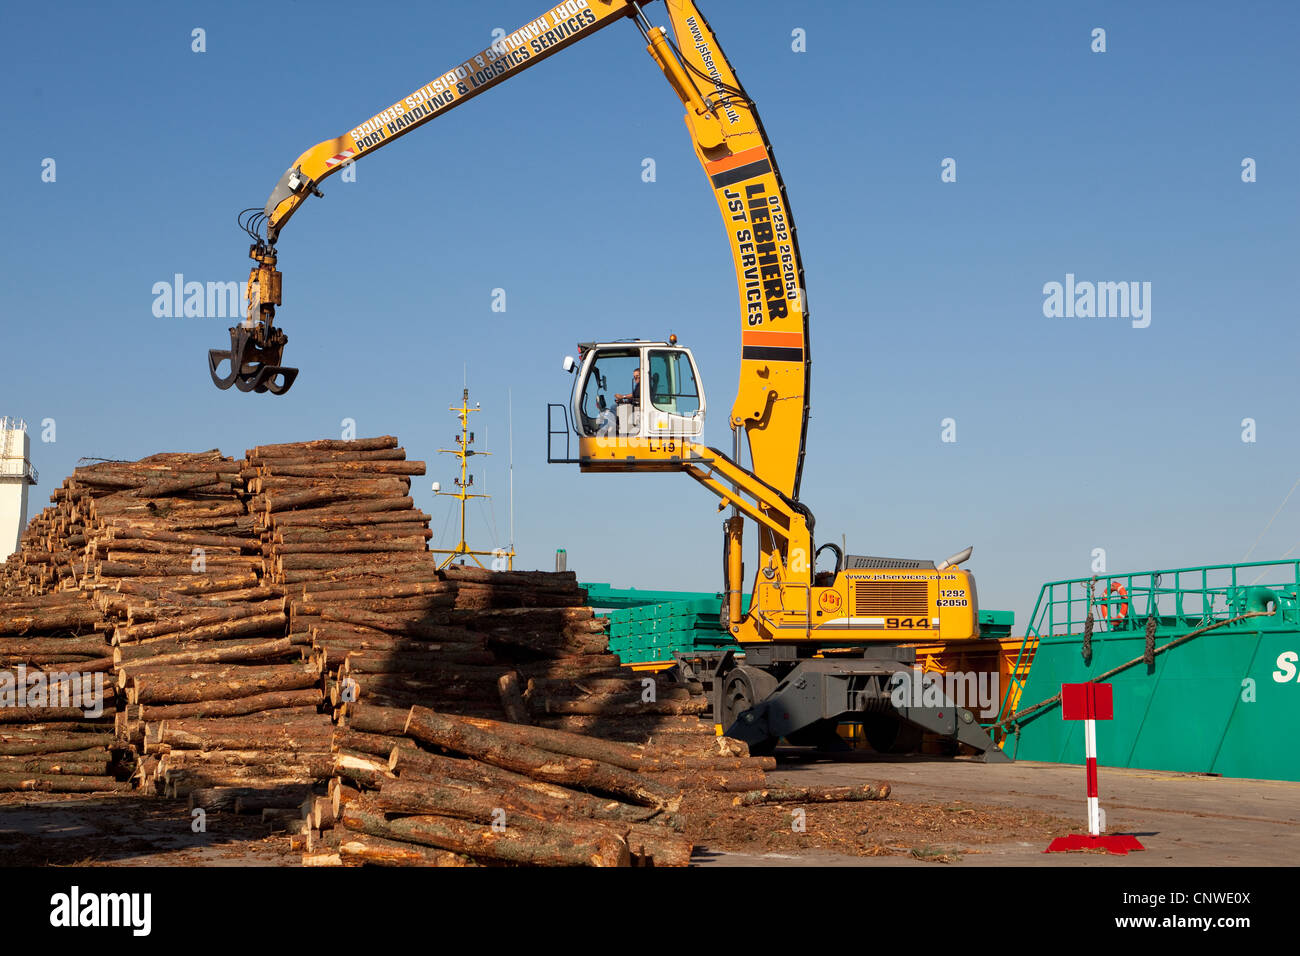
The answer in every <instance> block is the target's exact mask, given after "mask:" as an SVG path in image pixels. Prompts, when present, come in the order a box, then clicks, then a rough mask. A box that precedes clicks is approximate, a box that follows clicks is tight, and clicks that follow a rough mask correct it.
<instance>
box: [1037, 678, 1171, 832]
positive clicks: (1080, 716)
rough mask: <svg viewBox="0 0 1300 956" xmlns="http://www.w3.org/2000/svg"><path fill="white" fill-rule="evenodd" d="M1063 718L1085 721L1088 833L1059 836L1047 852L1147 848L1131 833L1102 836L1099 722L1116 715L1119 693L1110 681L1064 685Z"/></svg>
mask: <svg viewBox="0 0 1300 956" xmlns="http://www.w3.org/2000/svg"><path fill="white" fill-rule="evenodd" d="M1061 717H1062V718H1063V719H1065V720H1082V721H1083V756H1084V764H1085V766H1086V769H1087V776H1088V832H1087V834H1086V835H1085V834H1082V833H1072V834H1070V835H1069V836H1066V837H1057V838H1056V839H1055V840H1053V841H1052V844H1051V846H1049V847H1048V848H1047V849H1046V850H1045V851H1044V852H1046V853H1061V852H1064V851H1067V850H1093V849H1100V850H1108V851H1110V852H1111V853H1117V854H1121V855H1123V854H1126V853H1128V852H1129V851H1130V850H1145V849H1146V847H1144V846H1143V845H1142V844H1141V843H1139V842H1138V839H1137V837H1134V836H1129V835H1128V834H1124V833H1121V834H1116V835H1114V836H1102V835H1101V805H1100V802H1099V799H1098V795H1097V721H1099V720H1113V719H1114V717H1115V694H1114V689H1113V688H1112V687H1111V686H1110V684H1094V683H1087V684H1062V685H1061Z"/></svg>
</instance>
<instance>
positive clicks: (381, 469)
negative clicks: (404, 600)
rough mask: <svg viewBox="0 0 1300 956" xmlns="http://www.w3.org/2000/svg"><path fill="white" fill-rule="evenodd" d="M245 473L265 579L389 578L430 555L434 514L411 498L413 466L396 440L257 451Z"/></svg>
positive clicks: (417, 470) (416, 465)
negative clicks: (413, 560) (421, 556)
mask: <svg viewBox="0 0 1300 956" xmlns="http://www.w3.org/2000/svg"><path fill="white" fill-rule="evenodd" d="M246 454H247V457H246V458H245V460H244V463H243V466H242V467H241V469H240V475H241V477H242V478H243V479H244V481H245V482H246V484H247V489H248V492H249V494H250V495H251V496H252V497H251V498H250V499H249V502H248V504H249V510H250V512H251V517H252V519H253V521H254V526H255V528H256V530H257V532H258V533H259V535H260V537H261V550H262V555H263V561H264V567H265V572H264V579H265V580H267V581H270V582H273V583H276V584H297V583H302V582H306V581H318V580H320V579H323V578H330V577H335V576H342V577H354V576H358V575H369V576H372V577H375V578H385V577H387V576H389V575H390V574H392V573H397V572H398V569H399V568H402V567H404V566H406V565H409V564H410V563H411V561H412V559H413V558H416V557H418V556H419V555H426V556H427V553H428V539H429V537H430V536H431V532H430V531H429V516H428V515H427V514H425V513H424V512H422V511H418V510H416V508H415V503H414V500H413V499H412V498H411V497H410V490H411V476H413V475H423V474H424V462H422V461H407V460H406V451H405V449H403V448H401V447H399V446H398V442H397V439H396V438H394V437H392V436H391V435H388V436H383V437H379V438H357V439H352V440H350V441H343V440H329V439H326V440H321V441H309V442H293V443H290V444H282V445H260V446H258V447H257V448H253V449H250V450H249V451H248V452H247V453H246Z"/></svg>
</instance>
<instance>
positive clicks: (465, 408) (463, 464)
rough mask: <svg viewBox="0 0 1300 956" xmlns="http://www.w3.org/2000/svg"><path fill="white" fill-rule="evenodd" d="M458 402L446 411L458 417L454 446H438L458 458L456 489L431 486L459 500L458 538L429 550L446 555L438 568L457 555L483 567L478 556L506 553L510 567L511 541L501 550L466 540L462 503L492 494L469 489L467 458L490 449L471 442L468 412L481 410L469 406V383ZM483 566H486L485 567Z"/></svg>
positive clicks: (463, 504)
mask: <svg viewBox="0 0 1300 956" xmlns="http://www.w3.org/2000/svg"><path fill="white" fill-rule="evenodd" d="M460 402H461V403H460V406H459V407H457V406H455V405H453V406H451V408H450V409H449V411H451V412H454V413H455V414H456V416H457V417H458V418H459V419H460V434H459V435H457V436H456V438H455V444H456V447H455V448H439V449H438V451H439V452H440V453H442V454H445V455H455V456H456V458H457V459H458V461H459V462H460V477H459V478H453V479H452V484H454V485H455V487H456V490H455V491H443V490H442V489H441V488H440V487H439V485H438V483H437V482H435V483H434V486H433V493H434V494H435V495H446V496H448V497H451V498H456V499H457V500H458V501H459V502H460V541H458V542H457V544H456V546H455V547H454V548H430V549H429V551H430V552H431V553H433V554H437V555H446V558H445V559H442V560H441V561H440V563H439V564H438V569H439V570H441V569H442V568H445V567H447V566H448V565H450V564H451V563H452V562H453V561H456V559H457V558H459V559H460V561H459V563H460V564H462V565H463V564H464V563H465V561H464V559H465V558H467V557H468V558H469V559H470V560H472V561H473V562H474V563H475V564H477V565H478V566H479V567H480V568H482V567H483V562H482V561H480V560H479V558H480V557H491V558H500V557H505V558H506V560H507V565H506V569H507V570H513V569H514V562H515V549H514V546H513V545H512V546H511V547H510V550H508V551H505V552H502V550H501V549H500V548H497V549H496V550H494V551H475V550H473V549H472V548H470V546H469V545H468V544H467V543H466V541H465V503H466V502H467V501H468V500H469V499H470V498H490V497H491V495H487V494H475V493H472V492H471V491H470V490H469V489H470V488H472V487H473V486H474V476H473V475H471V474H470V473H469V460H470V458H471V457H474V456H476V455H488V454H491V452H486V451H479V450H477V449H475V448H473V447H472V446H473V445H474V433H473V432H472V431H470V429H469V416H470V413H471V412H477V411H481V409H480V408H479V406H478V403H477V402H476V403H475V404H474V406H473V407H472V408H471V407H470V404H469V387H468V386H466V387H465V388H464V390H463V391H462V392H461V400H460ZM484 570H486V568H485V569H484ZM494 570H500V569H494Z"/></svg>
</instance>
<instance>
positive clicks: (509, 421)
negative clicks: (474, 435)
mask: <svg viewBox="0 0 1300 956" xmlns="http://www.w3.org/2000/svg"><path fill="white" fill-rule="evenodd" d="M506 455H507V458H506V460H507V463H508V464H507V471H508V472H509V475H510V555H511V560H512V562H513V559H514V553H515V405H514V397H513V396H512V395H511V393H510V389H508V388H507V389H506Z"/></svg>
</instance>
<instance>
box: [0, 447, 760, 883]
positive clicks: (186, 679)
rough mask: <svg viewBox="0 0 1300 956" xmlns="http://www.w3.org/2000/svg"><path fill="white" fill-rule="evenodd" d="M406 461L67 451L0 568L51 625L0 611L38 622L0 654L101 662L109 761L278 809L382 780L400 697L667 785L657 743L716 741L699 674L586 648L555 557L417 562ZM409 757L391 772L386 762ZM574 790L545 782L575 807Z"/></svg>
mask: <svg viewBox="0 0 1300 956" xmlns="http://www.w3.org/2000/svg"><path fill="white" fill-rule="evenodd" d="M423 473H424V464H423V463H422V462H408V461H407V460H406V454H405V451H404V450H403V449H402V448H401V447H400V446H399V444H398V441H397V439H396V438H392V437H380V438H370V439H357V440H354V441H316V442H299V443H293V444H284V445H264V446H259V447H257V448H254V449H251V450H249V451H248V452H247V453H246V458H245V459H244V460H243V461H242V462H236V461H234V460H233V459H230V458H227V457H224V456H222V455H221V453H220V452H218V451H215V450H214V451H209V452H202V453H198V454H162V455H153V456H150V457H148V458H144V459H141V460H140V461H137V462H101V463H97V464H93V465H87V466H85V467H81V468H78V469H77V470H76V472H75V473H74V474H73V475H72V476H70V477H69V478H68V479H67V480H66V481H65V482H64V483H63V485H62V486H61V487H60V488H59V489H57V490H56V492H55V493H54V494H53V495H52V496H51V502H52V505H51V507H50V508H47V509H45V511H43V512H42V513H41V515H38V516H37V518H35V519H33V521H32V522H31V524H30V525H29V527H28V529H27V531H26V533H25V534H24V538H23V547H22V550H21V551H20V553H19V554H18V555H15V557H14V558H13V559H11V560H10V562H8V563H7V564H6V565H5V569H4V572H3V573H2V574H0V588H3V590H4V592H5V593H6V594H7V595H8V596H9V598H10V599H11V600H13V601H16V600H20V599H22V600H29V601H33V602H47V603H48V604H49V605H50V607H57V608H58V609H59V612H58V613H59V614H62V615H63V616H62V617H59V618H57V622H59V623H57V624H56V623H52V622H55V621H56V618H55V617H51V616H49V615H46V617H44V618H41V621H42V622H44V623H45V624H48V625H49V626H50V627H55V628H56V630H57V629H59V628H61V629H62V630H61V631H59V633H58V634H57V635H56V634H55V633H53V632H49V631H41V630H39V629H36V630H33V627H35V625H31V624H30V622H29V623H28V624H24V625H22V628H26V629H25V630H24V629H22V628H20V627H19V626H18V624H17V623H13V624H12V627H13V629H12V633H13V634H14V636H18V635H27V634H28V631H31V633H34V634H38V635H39V638H38V639H37V643H36V644H30V646H29V645H28V644H23V645H19V644H12V645H11V647H12V649H13V650H12V653H9V654H8V655H7V656H6V658H5V659H6V661H14V662H17V661H18V660H19V658H20V657H21V656H22V655H28V657H27V658H26V659H24V660H28V661H29V662H30V663H38V662H43V663H46V664H49V663H61V662H63V661H65V660H66V661H71V662H77V663H84V664H87V665H88V666H93V667H95V668H97V669H98V670H99V671H102V672H103V673H104V674H105V676H106V679H107V680H106V683H107V684H108V686H109V687H110V688H111V689H112V691H113V692H114V694H113V697H112V698H111V699H110V701H109V702H108V703H107V704H106V710H105V717H103V718H101V719H100V721H99V722H98V723H96V724H95V725H94V726H95V727H98V728H99V731H98V732H99V733H100V734H101V735H102V736H103V737H104V739H102V740H100V741H98V742H97V746H99V747H100V749H101V752H102V753H104V754H106V755H109V756H112V755H116V758H117V759H116V762H115V763H114V765H113V769H114V770H115V771H116V772H117V776H118V777H119V778H125V776H127V775H128V774H129V775H130V776H131V779H132V780H133V781H134V783H135V784H136V785H137V786H140V787H142V788H144V789H146V790H148V791H151V792H158V793H162V794H164V795H167V796H172V797H177V798H187V799H188V800H189V801H190V803H191V805H192V806H202V807H206V808H214V809H215V808H227V809H234V810H237V811H241V812H259V813H262V814H263V815H264V816H265V817H266V818H267V819H268V820H272V821H275V822H277V823H284V822H286V820H288V819H290V818H293V819H294V820H295V821H296V820H297V819H298V818H297V817H296V816H295V814H297V813H299V812H300V809H301V804H302V802H303V801H304V800H307V803H308V805H309V806H311V807H313V808H315V809H313V811H312V814H311V815H310V816H311V819H312V820H314V821H315V822H316V826H315V828H314V829H315V830H316V831H320V830H321V826H320V821H321V820H322V819H323V816H322V813H321V812H320V805H319V802H318V801H319V800H320V799H321V798H323V797H330V796H333V797H334V798H335V804H337V802H338V795H339V793H340V788H342V787H343V786H344V784H343V783H341V782H340V781H348V782H349V785H357V784H360V783H364V782H365V781H366V780H369V781H370V782H369V783H368V784H366V786H367V787H368V788H369V789H370V790H377V789H378V782H379V780H381V779H382V780H392V779H396V776H395V774H396V773H397V771H396V770H395V769H390V768H389V766H388V761H389V760H390V758H392V756H393V754H392V752H391V751H392V748H393V746H394V737H402V736H404V735H405V733H406V727H405V719H406V716H407V714H408V712H409V711H410V710H411V708H412V707H418V708H428V709H430V711H431V712H433V713H436V714H438V715H440V716H441V717H443V718H446V719H451V716H450V715H455V718H456V719H457V720H461V721H473V720H479V721H485V720H486V721H491V722H494V723H492V724H491V726H492V727H493V728H495V729H494V730H493V731H492V732H493V733H494V734H496V735H498V736H500V735H508V734H510V733H514V734H523V735H525V736H526V737H527V740H528V741H529V746H534V747H537V746H539V745H538V744H537V739H539V738H540V737H546V735H558V736H549V737H546V739H547V740H549V741H551V743H550V744H548V745H547V746H552V747H553V746H559V744H556V743H555V741H559V740H561V739H563V740H564V741H567V742H566V743H565V744H564V745H563V746H564V747H568V748H569V749H573V748H574V747H576V746H577V745H576V744H574V743H572V741H571V740H570V738H573V739H576V740H580V741H587V742H588V744H589V745H590V746H593V747H598V746H599V747H607V748H612V749H610V750H608V751H605V750H602V751H601V752H602V753H604V754H606V756H607V757H608V756H609V755H610V754H614V753H617V755H618V760H612V761H611V762H612V764H613V765H616V766H619V767H620V769H621V770H622V771H624V772H626V771H627V770H628V769H629V767H628V766H625V765H626V764H628V763H629V761H631V762H633V763H634V764H635V762H636V761H639V760H641V759H643V758H645V757H647V755H649V756H651V757H653V758H654V761H658V763H661V764H663V766H657V771H656V772H657V774H658V776H657V777H656V779H655V781H653V782H654V783H655V784H656V785H657V786H660V787H665V788H668V789H671V788H672V787H674V786H678V785H679V784H682V783H683V781H682V780H678V779H676V778H675V777H672V776H665V774H668V773H669V772H670V768H669V765H670V764H671V765H672V767H675V768H676V770H675V771H673V772H676V773H677V774H678V776H681V771H682V768H683V767H686V766H687V765H689V763H690V761H689V760H687V761H686V763H685V764H683V763H682V760H683V759H685V758H691V759H695V758H704V757H706V756H707V757H708V759H714V758H716V757H718V756H719V754H718V753H717V752H716V748H718V747H719V746H723V747H726V746H731V745H732V743H731V742H727V741H723V742H721V743H719V741H718V740H717V739H716V738H714V736H713V734H712V729H711V727H710V726H709V725H708V724H707V723H704V722H702V721H701V720H700V719H699V716H698V715H700V714H702V713H704V712H705V711H706V710H707V707H706V702H705V700H704V698H703V696H702V694H701V693H700V689H699V687H698V686H692V685H685V684H677V683H673V682H671V681H669V680H667V679H664V678H660V677H654V676H643V675H637V674H632V673H631V672H629V671H627V670H626V669H624V668H623V667H622V666H621V664H620V661H619V659H618V658H617V657H616V656H614V655H611V654H609V653H608V642H607V639H606V633H605V622H604V621H603V620H602V619H600V618H597V617H596V616H595V615H594V614H593V612H592V610H591V609H590V608H589V607H587V606H586V594H585V592H584V591H583V590H582V589H581V588H579V587H578V585H577V580H576V577H575V576H574V575H573V574H572V573H561V574H550V573H543V572H523V571H520V572H509V571H502V572H495V571H486V570H483V569H480V568H468V567H461V566H453V567H450V568H447V569H445V570H441V571H440V570H438V568H437V566H436V562H435V556H434V555H432V554H431V553H429V552H428V550H427V541H428V539H429V537H430V532H429V528H428V520H429V519H428V515H426V514H424V513H422V512H420V511H418V510H416V509H415V507H414V504H413V502H412V499H411V498H410V496H409V490H410V480H411V476H413V475H421V474H423ZM17 613H18V612H17V611H15V614H17ZM11 623H12V622H3V623H0V633H5V634H8V633H10V632H9V631H4V630H3V628H4V627H5V626H10V624H11ZM56 636H57V637H58V638H59V639H61V640H66V641H69V642H70V643H67V644H66V645H64V646H63V648H64V649H65V650H66V651H67V653H66V654H61V655H54V656H52V657H51V656H49V655H50V654H52V653H53V652H52V651H51V650H50V648H49V647H48V646H47V644H46V643H42V642H47V641H49V640H53V639H54V638H55V637H56ZM0 640H4V639H3V638H0ZM92 645H93V646H92ZM42 654H44V655H46V656H45V657H42V656H41V655H42ZM367 713H369V714H371V715H373V714H377V713H380V714H383V713H387V714H390V715H391V714H397V715H398V716H399V717H400V719H401V726H395V725H394V723H393V721H392V720H388V721H387V723H385V724H384V727H385V728H386V729H384V730H375V729H372V728H370V727H369V726H368V724H367V722H366V721H367V718H366V717H364V716H362V715H364V714H367ZM72 724H73V725H75V726H76V727H77V728H78V732H80V730H81V729H87V730H88V728H89V726H90V725H89V723H88V722H86V721H73V722H72ZM82 725H85V727H84V728H83V726H82ZM23 726H24V733H25V732H26V724H24V725H23ZM467 726H468V725H467ZM507 727H514V730H513V731H506V730H503V729H501V728H507ZM109 728H113V729H115V732H116V737H115V738H112V737H110V736H108V729H109ZM478 731H479V732H486V731H484V729H483V727H482V726H480V727H478ZM33 733H34V732H33ZM528 735H531V736H528ZM584 735H585V736H584ZM593 735H594V736H595V737H603V738H609V741H608V742H605V741H600V740H594V739H593ZM19 736H21V735H19ZM27 736H28V737H30V736H33V734H27ZM375 736H380V737H381V739H380V740H378V741H376V740H375V739H372V738H374V737H375ZM6 739H7V738H6ZM50 739H51V741H54V740H55V739H56V738H55V737H54V736H51V738H50ZM615 740H617V741H620V742H619V743H615V742H613V741H615ZM110 744H111V746H112V747H113V748H116V749H110ZM420 744H423V745H424V746H426V747H429V748H432V751H437V752H436V753H434V752H427V753H426V751H425V750H420V751H419V752H420V753H423V754H425V755H426V756H440V757H441V758H443V759H451V758H450V757H449V754H451V753H456V754H459V756H458V757H457V758H456V759H457V760H458V761H459V762H458V763H456V764H455V765H451V766H448V767H446V768H444V769H447V770H448V771H450V770H453V769H454V770H456V771H457V772H459V773H462V774H463V773H465V772H470V771H469V764H470V763H471V762H474V763H476V765H482V767H496V768H497V771H501V772H507V771H508V772H511V773H521V772H523V771H520V770H518V769H517V768H515V767H513V766H502V765H497V764H493V763H492V762H491V760H488V759H486V758H481V757H479V756H476V754H475V753H474V752H465V751H455V750H449V749H448V748H446V747H443V746H441V745H438V744H430V743H429V742H428V741H427V740H423V738H420V737H419V736H415V737H408V738H406V740H405V746H406V747H407V749H408V750H410V749H411V748H412V747H416V748H417V749H418V747H417V745H420ZM13 746H14V747H15V748H17V749H14V750H12V751H6V752H4V753H0V757H8V756H15V757H17V756H25V755H27V754H28V752H29V751H27V750H24V749H22V748H23V747H27V746H32V744H30V742H28V743H24V742H23V741H22V740H19V741H17V742H16V743H15V744H14V745H13ZM37 746H45V744H39V745H37ZM60 746H62V744H60ZM541 749H542V750H545V748H541ZM69 752H75V751H69ZM561 752H566V753H567V751H561ZM51 753H55V752H54V751H51ZM57 753H58V756H57V757H56V758H55V759H58V760H64V761H65V763H67V764H68V765H69V766H78V767H79V768H81V769H84V767H85V766H88V765H89V762H87V761H68V760H67V757H66V754H64V753H63V752H61V751H60V752H57ZM570 756H571V757H573V759H579V758H578V757H576V756H573V755H570ZM720 756H722V757H727V758H728V759H735V758H738V757H744V756H745V755H743V754H733V753H729V752H727V753H722V754H721V755H720ZM669 758H672V759H669ZM566 759H567V758H566ZM582 759H586V758H582ZM746 759H748V758H746ZM674 760H675V761H676V763H673V761H674ZM124 761H125V763H124ZM620 761H621V763H620ZM654 761H652V762H654ZM47 765H52V764H50V763H49V762H46V763H41V762H39V759H37V760H35V761H34V762H32V767H33V768H44V767H46V766H47ZM635 766H637V767H639V766H641V765H640V764H635ZM482 767H477V769H474V770H473V771H472V772H473V773H474V774H479V775H480V776H481V775H482V774H483V773H486V772H487V771H485V770H483V769H482ZM756 767H758V765H757V764H754V763H752V762H750V763H746V764H745V766H744V769H745V772H746V773H747V774H749V776H747V777H735V778H734V780H733V781H732V782H733V784H734V786H735V787H741V788H742V789H753V788H754V787H756V786H758V785H760V784H761V779H760V778H761V773H759V770H756V769H755V768H756ZM24 769H26V768H24ZM107 769H108V768H107V766H106V767H105V770H106V771H107ZM694 769H697V770H698V769H701V768H700V767H696V768H694ZM715 769H716V768H715ZM760 769H761V768H760ZM2 772H3V771H0V773H2ZM414 773H415V772H413V771H410V768H407V772H404V773H403V774H402V776H405V777H406V778H407V782H408V783H409V782H410V778H411V777H412V776H414ZM523 773H524V776H525V777H527V773H526V772H523ZM755 773H759V777H755V776H754V774H755ZM374 774H379V776H378V777H375V776H373V775H374ZM51 775H56V774H51ZM368 775H369V776H368ZM82 776H95V777H100V778H106V777H107V773H103V774H95V775H87V774H82ZM4 779H5V778H4V777H0V788H3V786H4V784H3V781H4ZM69 779H70V777H69ZM458 779H459V778H458ZM472 779H474V780H479V777H473V778H472ZM492 779H493V780H495V781H496V782H497V784H499V785H501V786H505V783H504V781H505V779H506V778H504V777H501V776H500V775H499V774H497V775H496V776H494V777H492ZM529 779H533V778H529ZM701 779H705V777H701ZM708 779H712V778H708ZM103 782H105V783H108V782H110V781H108V780H107V779H104V781H103ZM111 782H112V783H113V785H114V786H120V784H118V783H117V781H116V780H113V781H111ZM480 782H482V781H481V780H480ZM535 782H536V781H535ZM516 783H518V781H516ZM570 783H571V784H572V786H573V787H575V788H578V789H580V790H581V789H588V787H587V784H586V783H584V782H583V781H582V780H580V779H576V778H575V779H573V780H571V781H570ZM542 784H544V785H545V786H548V787H555V786H564V783H563V781H557V780H545V781H542ZM87 786H89V784H87ZM327 787H329V788H330V790H329V791H328V792H327V791H326V788H327ZM595 789H596V791H597V792H602V791H600V788H599V787H596V788H595ZM647 792H649V791H647ZM656 792H657V793H658V794H659V797H660V798H663V799H665V800H667V799H669V798H668V797H667V796H666V793H667V790H664V791H656ZM606 795H607V796H612V797H616V798H618V799H630V798H628V797H627V795H626V794H624V795H623V796H622V797H620V796H619V793H617V792H613V791H610V792H607V793H606ZM551 796H552V797H555V796H556V794H553V793H552V794H551ZM578 796H580V794H577V795H575V793H569V794H568V795H567V796H563V799H564V800H568V801H570V802H573V801H575V800H576V801H577V802H576V803H575V806H576V805H577V804H583V805H584V806H585V805H586V804H585V803H584V801H583V800H578V799H577V797H578ZM308 798H309V799H308ZM537 799H538V800H541V799H543V798H542V797H538V798H537ZM588 799H595V798H588ZM633 803H635V800H634V801H633ZM655 806H656V807H657V809H656V812H660V813H662V812H664V811H663V808H662V807H660V806H659V805H658V804H655ZM335 809H336V810H337V806H335ZM553 809H554V808H553ZM619 812H626V811H619ZM633 822H641V821H633ZM295 826H298V824H297V823H296V822H295ZM309 835H310V832H309V834H308V836H309ZM373 836H374V834H369V835H368V837H367V838H369V837H373ZM625 842H626V841H625ZM471 855H473V854H471ZM480 856H481V858H483V859H489V860H490V859H497V858H496V857H493V856H492V855H491V854H480V855H479V856H475V858H480Z"/></svg>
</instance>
